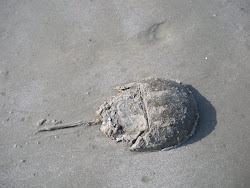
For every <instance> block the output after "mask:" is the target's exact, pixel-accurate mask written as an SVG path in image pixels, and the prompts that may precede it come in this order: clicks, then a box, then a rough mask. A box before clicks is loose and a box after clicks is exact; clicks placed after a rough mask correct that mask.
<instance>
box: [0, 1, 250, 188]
mask: <svg viewBox="0 0 250 188" xmlns="http://www.w3.org/2000/svg"><path fill="white" fill-rule="evenodd" d="M249 14H250V2H249V1H248V0H238V1H231V0H223V1H215V0H211V1H205V0H202V1H191V0H189V1H182V0H170V1H164V0H159V1H151V0H145V1H131V0H128V1H120V0H117V1H109V0H100V1H97V0H90V1H83V0H73V1H72V0H71V1H70V0H68V1H61V0H60V1H49V0H44V1H32V0H2V1H1V2H0V15H1V16H0V105H1V108H0V187H53V188H54V187H230V188H231V187H248V186H249V184H250V180H249V174H250V162H249V158H250V146H249V144H250V139H249V134H250V128H249V122H250V117H249V114H250V112H249V107H250V100H249V93H250V81H249V80H250V63H249V54H250V53H249V52H250V38H249V31H250V24H249V23H250V16H249ZM146 77H159V78H164V79H173V80H176V79H179V80H181V81H182V82H183V83H184V84H185V85H189V86H190V87H191V88H193V89H192V90H193V93H194V96H195V99H196V101H197V104H198V108H199V113H200V119H199V122H198V125H197V130H196V133H195V134H194V135H193V137H192V138H190V140H189V141H188V142H186V143H185V144H184V145H182V146H181V147H178V148H176V149H173V150H170V151H158V152H142V153H134V152H130V151H129V150H127V149H126V147H123V146H122V145H121V144H120V143H115V142H113V141H112V140H110V139H108V138H106V137H105V136H103V134H102V133H101V132H100V131H99V127H98V126H91V127H77V128H72V129H65V130H59V131H56V132H55V131H54V132H44V133H42V134H36V135H34V134H33V133H34V132H36V131H37V130H38V129H39V127H40V126H39V125H37V123H38V122H39V121H41V120H43V119H46V122H45V125H49V124H54V123H55V122H60V121H61V123H72V122H77V121H80V120H84V121H86V122H88V121H91V120H93V118H94V117H95V111H96V110H98V108H99V106H100V105H101V104H102V103H103V101H105V100H107V99H109V98H110V97H111V96H112V95H113V94H114V90H113V88H115V87H116V86H119V85H122V84H124V83H129V82H134V81H138V80H141V79H143V78H146ZM55 120H57V121H55Z"/></svg>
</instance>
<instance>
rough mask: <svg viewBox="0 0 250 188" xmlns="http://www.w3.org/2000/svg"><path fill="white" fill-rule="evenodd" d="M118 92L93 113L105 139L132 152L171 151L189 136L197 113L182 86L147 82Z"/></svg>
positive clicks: (167, 82)
mask: <svg viewBox="0 0 250 188" xmlns="http://www.w3.org/2000/svg"><path fill="white" fill-rule="evenodd" d="M119 91H120V93H119V94H118V95H117V96H115V97H114V98H113V99H111V100H110V101H108V102H105V103H104V104H103V105H101V107H100V109H99V110H98V111H97V114H99V115H100V116H101V117H102V120H103V123H102V125H101V128H100V130H101V131H102V132H103V133H104V134H105V135H106V136H108V137H110V138H112V139H114V140H116V141H123V142H126V143H128V145H129V146H130V150H132V151H147V150H159V149H163V148H166V149H171V148H173V147H176V146H179V145H180V144H182V143H183V142H185V141H186V140H187V139H188V138H189V137H190V136H192V135H193V133H194V131H195V127H196V124H197V120H198V110H197V105H196V102H195V99H194V97H193V95H192V93H191V92H190V91H189V90H188V89H187V88H186V87H185V86H184V85H183V84H180V83H177V82H175V81H171V80H164V79H159V78H149V79H146V80H143V81H141V82H138V83H130V84H127V85H125V86H123V87H119Z"/></svg>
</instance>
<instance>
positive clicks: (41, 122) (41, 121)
mask: <svg viewBox="0 0 250 188" xmlns="http://www.w3.org/2000/svg"><path fill="white" fill-rule="evenodd" d="M46 121H47V119H41V120H40V121H38V123H37V125H39V126H42V125H43V124H44V123H45V122H46Z"/></svg>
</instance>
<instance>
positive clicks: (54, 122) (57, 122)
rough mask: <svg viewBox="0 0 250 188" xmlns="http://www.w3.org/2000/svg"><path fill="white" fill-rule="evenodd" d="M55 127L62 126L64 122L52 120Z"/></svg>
mask: <svg viewBox="0 0 250 188" xmlns="http://www.w3.org/2000/svg"><path fill="white" fill-rule="evenodd" d="M51 122H52V123H53V124H54V125H57V124H62V121H61V120H60V121H58V120H52V121H51Z"/></svg>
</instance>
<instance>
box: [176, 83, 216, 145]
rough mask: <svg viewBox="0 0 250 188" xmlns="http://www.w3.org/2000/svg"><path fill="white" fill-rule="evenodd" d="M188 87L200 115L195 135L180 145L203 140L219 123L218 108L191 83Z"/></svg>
mask: <svg viewBox="0 0 250 188" xmlns="http://www.w3.org/2000/svg"><path fill="white" fill-rule="evenodd" d="M186 87H187V88H188V89H189V90H190V91H191V92H192V93H193V95H194V98H195V100H196V102H197V106H198V111H199V116H200V117H199V120H198V124H197V127H196V131H195V133H194V135H193V136H192V137H190V139H189V140H187V141H186V142H185V143H183V144H182V145H181V146H180V147H183V146H187V145H189V144H193V143H195V142H197V141H200V140H202V139H203V138H205V137H206V136H207V135H209V134H210V133H211V132H212V131H213V130H214V128H215V126H216V124H217V120H216V110H215V108H214V107H213V105H212V104H211V103H210V102H209V101H208V100H207V99H206V98H205V97H203V96H202V95H201V94H200V93H199V92H198V91H197V90H196V89H195V88H193V87H192V86H191V85H186Z"/></svg>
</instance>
